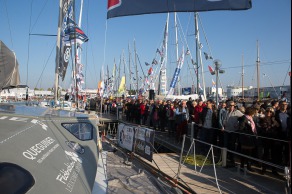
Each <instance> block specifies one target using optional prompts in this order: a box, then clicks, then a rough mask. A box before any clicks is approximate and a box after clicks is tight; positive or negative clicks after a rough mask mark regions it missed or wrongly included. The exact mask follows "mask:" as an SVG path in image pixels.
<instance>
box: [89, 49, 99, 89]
mask: <svg viewBox="0 0 292 194" xmlns="http://www.w3.org/2000/svg"><path fill="white" fill-rule="evenodd" d="M90 46H91V55H92V60H93V69H94V75H93V77H94V78H95V82H96V83H98V81H97V71H96V65H94V64H95V60H94V54H93V48H92V44H90ZM89 72H90V71H89Z"/></svg>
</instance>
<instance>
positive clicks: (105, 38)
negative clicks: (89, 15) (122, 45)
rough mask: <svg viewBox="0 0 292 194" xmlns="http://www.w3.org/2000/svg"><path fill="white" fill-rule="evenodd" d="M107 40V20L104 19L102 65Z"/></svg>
mask: <svg viewBox="0 0 292 194" xmlns="http://www.w3.org/2000/svg"><path fill="white" fill-rule="evenodd" d="M106 41H107V20H106V21H105V32H104V47H103V62H102V66H104V63H105V53H106V43H107V42H106Z"/></svg>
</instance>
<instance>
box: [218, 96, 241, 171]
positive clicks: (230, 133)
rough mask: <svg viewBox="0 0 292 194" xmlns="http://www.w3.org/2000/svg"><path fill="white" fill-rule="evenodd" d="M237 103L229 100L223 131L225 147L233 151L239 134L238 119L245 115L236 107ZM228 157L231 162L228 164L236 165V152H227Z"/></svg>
mask: <svg viewBox="0 0 292 194" xmlns="http://www.w3.org/2000/svg"><path fill="white" fill-rule="evenodd" d="M235 105H236V104H235V102H234V101H229V102H228V106H227V113H226V116H225V120H224V122H223V127H222V131H223V132H224V147H225V148H227V149H228V150H231V151H235V143H236V140H237V138H238V135H237V134H236V133H235V132H236V131H237V130H238V119H239V118H240V117H242V116H243V115H244V114H243V113H242V112H241V111H239V110H237V109H236V108H235ZM227 158H228V159H229V162H230V164H229V165H227V166H234V165H235V161H234V154H232V153H227Z"/></svg>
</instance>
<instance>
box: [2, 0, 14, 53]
mask: <svg viewBox="0 0 292 194" xmlns="http://www.w3.org/2000/svg"><path fill="white" fill-rule="evenodd" d="M4 4H5V11H6V15H7V20H8V26H9V34H10V41H11V45H12V49H13V50H14V46H13V41H12V33H11V27H10V20H9V15H8V10H7V4H6V0H4Z"/></svg>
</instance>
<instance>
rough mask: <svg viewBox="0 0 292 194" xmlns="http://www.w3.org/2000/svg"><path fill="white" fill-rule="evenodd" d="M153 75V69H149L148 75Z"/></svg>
mask: <svg viewBox="0 0 292 194" xmlns="http://www.w3.org/2000/svg"><path fill="white" fill-rule="evenodd" d="M152 74H153V68H152V67H150V69H149V70H148V75H152Z"/></svg>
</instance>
